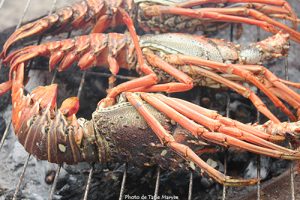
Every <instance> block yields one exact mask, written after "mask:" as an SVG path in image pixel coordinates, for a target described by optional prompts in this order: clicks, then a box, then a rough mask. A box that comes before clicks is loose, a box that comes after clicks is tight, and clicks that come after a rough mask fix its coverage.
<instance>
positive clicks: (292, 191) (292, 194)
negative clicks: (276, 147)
mask: <svg viewBox="0 0 300 200" xmlns="http://www.w3.org/2000/svg"><path fill="white" fill-rule="evenodd" d="M284 76H285V80H289V60H288V55H287V57H286V58H285V60H284ZM288 121H290V120H288ZM290 147H291V148H292V145H291V143H290ZM290 185H291V199H292V200H295V199H296V195H295V180H294V165H293V162H291V164H290Z"/></svg>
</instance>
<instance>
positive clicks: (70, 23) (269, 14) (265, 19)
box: [0, 0, 300, 58]
mask: <svg viewBox="0 0 300 200" xmlns="http://www.w3.org/2000/svg"><path fill="white" fill-rule="evenodd" d="M212 5H215V6H216V7H203V8H201V6H212ZM248 17H251V18H248ZM272 18H279V19H286V20H289V21H291V22H292V23H293V25H294V29H295V30H294V29H292V28H290V27H288V26H287V25H284V24H282V23H280V22H278V21H276V20H274V19H272ZM133 21H135V22H136V24H138V25H139V27H141V28H142V29H144V30H145V31H146V32H149V31H152V32H153V31H155V32H189V33H191V32H195V31H196V30H204V31H208V30H209V29H210V27H211V26H215V27H219V26H218V24H219V23H220V22H234V23H246V24H251V25H256V26H258V27H260V28H262V29H264V30H266V31H268V32H271V33H273V34H275V33H277V32H279V31H280V30H282V31H284V32H286V33H288V34H290V36H291V39H293V40H294V41H296V42H300V33H299V32H297V31H296V29H297V24H298V23H299V20H298V19H297V15H296V14H295V12H294V11H293V9H292V7H291V6H290V5H289V3H288V2H286V1H285V0H276V1H272V0H162V1H157V0H84V1H81V2H79V3H76V4H74V5H73V6H69V7H66V8H63V9H61V10H60V11H58V12H57V13H54V14H51V15H50V16H46V17H44V18H42V19H39V20H37V21H34V22H31V23H28V24H26V25H24V26H22V27H21V28H19V29H18V30H16V31H15V32H14V33H13V34H12V35H11V37H10V38H9V39H8V40H7V42H6V43H5V45H4V47H3V52H2V55H1V56H0V57H2V58H4V57H6V54H7V51H8V49H9V47H10V46H12V45H13V44H14V43H15V42H17V41H18V40H20V39H23V38H27V37H29V36H34V35H40V34H43V33H57V32H63V31H69V30H75V29H82V30H84V29H86V28H87V27H91V28H92V32H93V33H100V32H103V31H105V30H107V29H108V28H115V27H117V26H119V25H122V24H126V26H127V27H128V29H129V31H130V33H131V36H132V38H133V39H134V41H135V42H136V45H137V41H136V40H137V38H136V37H137V36H136V33H135V28H134V22H133ZM136 48H137V49H138V46H136Z"/></svg>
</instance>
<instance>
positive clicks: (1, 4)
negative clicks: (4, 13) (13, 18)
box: [0, 0, 5, 8]
mask: <svg viewBox="0 0 300 200" xmlns="http://www.w3.org/2000/svg"><path fill="white" fill-rule="evenodd" d="M4 2H5V0H2V1H1V2H0V8H2V6H3V4H4Z"/></svg>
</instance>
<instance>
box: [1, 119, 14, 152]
mask: <svg viewBox="0 0 300 200" xmlns="http://www.w3.org/2000/svg"><path fill="white" fill-rule="evenodd" d="M10 127H11V120H9V123H8V126H7V127H6V129H5V131H4V134H3V136H2V139H1V142H0V152H1V149H2V147H3V145H4V142H5V139H6V138H7V135H8V133H9V130H10Z"/></svg>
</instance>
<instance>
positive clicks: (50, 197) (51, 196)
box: [48, 165, 61, 200]
mask: <svg viewBox="0 0 300 200" xmlns="http://www.w3.org/2000/svg"><path fill="white" fill-rule="evenodd" d="M60 170H61V165H59V166H58V167H57V170H56V172H55V177H54V181H53V184H52V187H51V190H50V194H49V198H48V199H49V200H51V199H53V196H54V192H55V189H56V185H57V181H58V176H59V173H60Z"/></svg>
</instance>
